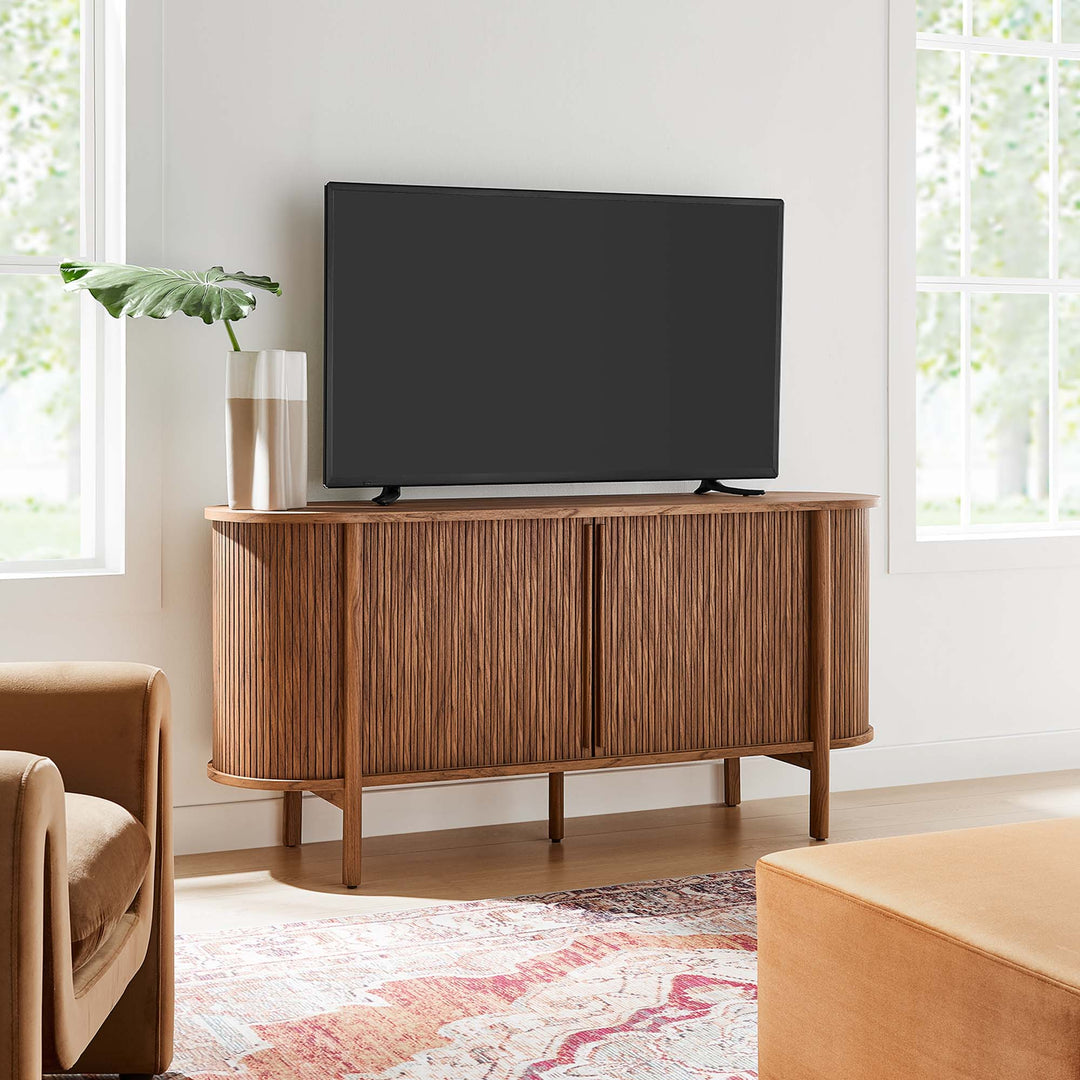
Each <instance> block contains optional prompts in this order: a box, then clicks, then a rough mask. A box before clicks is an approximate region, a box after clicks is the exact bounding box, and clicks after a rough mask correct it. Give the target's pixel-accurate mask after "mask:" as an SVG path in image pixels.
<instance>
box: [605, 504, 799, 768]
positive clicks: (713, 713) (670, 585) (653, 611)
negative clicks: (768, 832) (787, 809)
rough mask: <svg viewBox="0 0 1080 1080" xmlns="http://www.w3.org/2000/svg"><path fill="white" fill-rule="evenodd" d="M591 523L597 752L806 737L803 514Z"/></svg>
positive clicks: (651, 751)
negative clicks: (595, 549)
mask: <svg viewBox="0 0 1080 1080" xmlns="http://www.w3.org/2000/svg"><path fill="white" fill-rule="evenodd" d="M596 528H597V535H598V538H599V549H598V554H597V566H596V576H597V580H598V582H599V600H598V606H597V619H596V628H595V632H596V635H597V667H596V670H595V677H596V679H597V690H596V692H597V701H596V708H597V713H596V741H597V750H598V752H603V753H607V754H611V755H624V754H625V755H632V754H661V753H674V752H679V751H690V750H705V749H714V748H721V747H744V746H757V745H770V744H775V743H792V742H803V741H806V740H807V739H808V738H809V721H808V698H807V694H808V654H807V643H808V638H807V634H808V620H807V610H806V597H807V589H808V580H809V578H808V573H809V563H808V559H809V542H808V529H807V517H806V515H805V514H800V513H774V514H760V513H747V514H715V515H713V514H702V515H697V516H690V515H683V516H671V517H663V516H657V517H636V518H612V519H609V520H605V521H602V522H599V523H598V524H597V526H596Z"/></svg>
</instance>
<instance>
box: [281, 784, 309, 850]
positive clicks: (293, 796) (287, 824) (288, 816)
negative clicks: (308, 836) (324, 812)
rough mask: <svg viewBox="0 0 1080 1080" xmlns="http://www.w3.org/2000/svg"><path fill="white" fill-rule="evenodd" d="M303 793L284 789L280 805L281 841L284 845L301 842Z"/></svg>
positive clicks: (294, 844)
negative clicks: (281, 804) (283, 796)
mask: <svg viewBox="0 0 1080 1080" xmlns="http://www.w3.org/2000/svg"><path fill="white" fill-rule="evenodd" d="M303 829H304V793H303V792H302V791H286V792H285V798H284V800H283V806H282V822H281V834H282V836H281V842H282V843H283V844H284V845H285V846H286V847H296V846H297V845H298V844H300V843H302V842H303V835H304V832H303Z"/></svg>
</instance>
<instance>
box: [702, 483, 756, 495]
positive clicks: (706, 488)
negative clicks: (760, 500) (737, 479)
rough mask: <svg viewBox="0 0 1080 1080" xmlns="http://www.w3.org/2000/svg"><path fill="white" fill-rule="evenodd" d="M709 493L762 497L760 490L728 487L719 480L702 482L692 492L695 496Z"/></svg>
mask: <svg viewBox="0 0 1080 1080" xmlns="http://www.w3.org/2000/svg"><path fill="white" fill-rule="evenodd" d="M710 491H719V492H722V493H723V494H724V495H764V494H765V492H764V491H762V490H761V489H760V488H737V487H728V486H727V484H722V483H720V481H719V480H702V481H701V483H700V484H699V485H698V486H697V489H696V490H695V491H694V494H695V495H708V494H709V492H710Z"/></svg>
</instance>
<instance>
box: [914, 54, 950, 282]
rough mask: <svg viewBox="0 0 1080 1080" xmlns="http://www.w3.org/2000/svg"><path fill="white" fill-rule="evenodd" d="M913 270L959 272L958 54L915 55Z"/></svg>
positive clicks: (923, 272)
mask: <svg viewBox="0 0 1080 1080" xmlns="http://www.w3.org/2000/svg"><path fill="white" fill-rule="evenodd" d="M917 57H918V67H917V72H918V74H917V80H918V82H917V95H918V98H917V99H918V112H917V114H916V116H917V119H916V135H915V139H916V156H915V169H916V182H917V184H918V196H917V197H918V204H917V205H918V215H917V217H918V221H917V224H916V270H917V272H918V273H919V274H926V275H930V276H955V275H956V274H959V273H960V111H961V110H960V54H959V53H958V52H946V51H943V50H937V49H919V50H918V53H917Z"/></svg>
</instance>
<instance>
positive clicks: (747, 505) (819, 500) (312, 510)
mask: <svg viewBox="0 0 1080 1080" xmlns="http://www.w3.org/2000/svg"><path fill="white" fill-rule="evenodd" d="M878 502H879V499H878V497H877V496H876V495H860V494H848V493H836V492H819V491H767V492H766V493H765V494H764V495H757V496H754V497H752V498H746V497H744V496H741V495H721V494H710V495H692V494H683V493H679V494H667V495H663V494H661V495H648V494H646V495H637V494H635V495H557V496H542V497H536V498H516V499H504V498H487V499H403V500H401V501H400V502H397V503H394V504H393V506H376V505H375V504H374V503H366V502H365V503H356V502H324V503H311V504H310V505H308V506H306V507H304V508H303V509H300V510H272V511H263V510H230V509H229V508H228V507H227V506H208V507H206V509H205V511H204V514H205V516H206V518H207V519H208V520H209V521H244V522H254V523H258V524H262V525H287V524H295V523H298V522H305V523H311V524H327V525H329V524H380V523H381V524H392V523H395V522H405V521H511V520H522V519H529V518H544V519H550V518H614V517H654V516H656V515H672V516H680V515H683V514H705V515H711V514H759V513H775V512H776V511H778V510H802V511H809V510H833V509H835V510H854V509H858V508H864V509H870V508H871V507H874V506H877V505H878Z"/></svg>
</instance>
